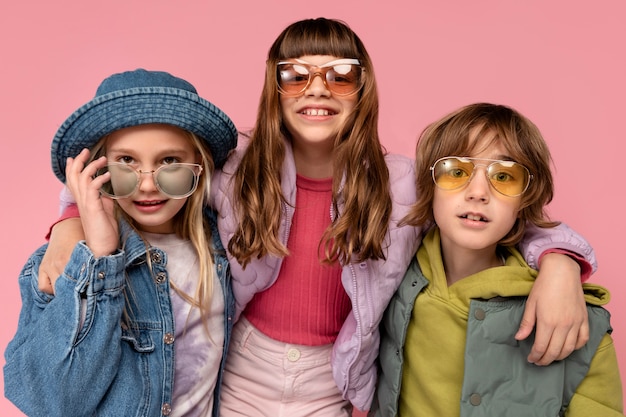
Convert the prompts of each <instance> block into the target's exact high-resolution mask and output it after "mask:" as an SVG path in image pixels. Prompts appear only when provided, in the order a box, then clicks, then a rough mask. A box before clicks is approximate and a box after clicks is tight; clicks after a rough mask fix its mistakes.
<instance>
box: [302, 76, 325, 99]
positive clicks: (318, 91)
mask: <svg viewBox="0 0 626 417" xmlns="http://www.w3.org/2000/svg"><path fill="white" fill-rule="evenodd" d="M305 94H307V95H312V96H330V90H329V89H328V86H327V85H326V78H325V75H324V73H322V72H315V73H313V74H312V75H311V81H310V82H309V86H308V87H307V88H306V91H305Z"/></svg>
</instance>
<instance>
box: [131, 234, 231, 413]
mask: <svg viewBox="0 0 626 417" xmlns="http://www.w3.org/2000/svg"><path fill="white" fill-rule="evenodd" d="M143 236H144V237H145V238H146V240H148V242H150V244H151V245H152V246H155V247H157V248H159V249H161V250H163V251H164V252H165V253H166V254H167V265H166V269H167V273H168V275H169V279H170V282H173V283H174V284H175V285H176V287H177V288H178V289H179V290H182V291H183V292H185V293H186V294H188V295H189V296H191V297H193V296H194V294H195V290H196V286H197V285H198V274H199V266H198V257H197V255H196V253H195V251H194V250H193V245H192V244H191V242H190V241H189V240H182V239H180V238H179V237H177V236H176V235H175V234H153V233H143ZM170 295H171V299H172V308H173V311H174V326H175V338H174V359H175V368H174V391H173V398H172V413H171V414H170V416H171V417H182V416H184V417H205V416H210V415H211V412H212V408H213V391H214V390H215V383H216V380H217V373H218V371H219V367H220V362H221V360H222V354H223V346H224V295H223V291H222V286H221V285H220V282H219V279H218V278H217V272H215V273H214V274H213V300H212V302H211V307H210V310H209V317H208V320H207V325H208V329H209V332H210V333H209V334H207V332H206V331H205V328H204V326H203V323H202V319H201V317H200V312H199V310H198V309H197V308H194V309H193V310H192V309H191V305H190V304H189V303H188V302H187V301H185V299H184V298H182V297H181V296H180V295H179V294H178V293H177V292H176V291H174V290H173V289H172V290H171V291H170ZM190 310H191V315H189V312H190Z"/></svg>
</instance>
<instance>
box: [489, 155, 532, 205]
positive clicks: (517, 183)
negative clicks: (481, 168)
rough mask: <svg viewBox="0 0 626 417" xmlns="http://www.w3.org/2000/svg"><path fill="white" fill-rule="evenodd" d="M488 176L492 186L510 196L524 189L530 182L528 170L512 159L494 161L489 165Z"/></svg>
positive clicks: (516, 194) (518, 193)
mask: <svg viewBox="0 0 626 417" xmlns="http://www.w3.org/2000/svg"><path fill="white" fill-rule="evenodd" d="M488 177H489V181H490V182H491V185H493V188H495V189H496V190H497V191H499V192H500V193H502V194H504V195H508V196H511V197H515V196H518V195H520V194H522V193H523V192H524V191H526V188H527V187H528V184H529V182H530V173H529V172H528V170H527V169H526V168H525V167H524V166H523V165H520V164H518V163H516V162H512V161H511V162H509V161H503V162H494V163H493V164H491V165H490V166H489V171H488Z"/></svg>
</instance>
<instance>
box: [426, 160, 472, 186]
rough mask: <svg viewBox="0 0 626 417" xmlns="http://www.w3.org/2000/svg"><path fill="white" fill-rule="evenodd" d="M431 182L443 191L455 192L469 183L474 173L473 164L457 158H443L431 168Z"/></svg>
mask: <svg viewBox="0 0 626 417" xmlns="http://www.w3.org/2000/svg"><path fill="white" fill-rule="evenodd" d="M432 171H433V180H434V181H435V184H436V185H437V187H439V188H441V189H443V190H456V189H457V188H461V187H462V186H464V185H465V184H466V183H467V181H469V179H470V177H471V176H472V172H473V171H474V164H472V163H471V162H469V161H467V162H465V161H461V160H460V159H457V158H444V159H440V160H439V161H437V163H435V166H434V167H433V170H432Z"/></svg>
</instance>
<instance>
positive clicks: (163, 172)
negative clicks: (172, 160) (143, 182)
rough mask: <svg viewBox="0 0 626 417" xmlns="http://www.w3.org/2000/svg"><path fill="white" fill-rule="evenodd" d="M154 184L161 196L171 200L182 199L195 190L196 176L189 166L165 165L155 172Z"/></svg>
mask: <svg viewBox="0 0 626 417" xmlns="http://www.w3.org/2000/svg"><path fill="white" fill-rule="evenodd" d="M156 182H157V185H158V187H159V189H160V190H161V192H163V194H165V195H167V196H169V197H172V198H184V197H187V196H189V195H191V193H193V192H194V190H195V189H196V187H197V185H198V176H197V175H196V173H195V172H194V170H193V169H192V168H191V167H190V166H186V165H181V164H173V165H171V166H169V165H165V166H163V167H161V168H160V169H159V170H158V171H157V175H156Z"/></svg>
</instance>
